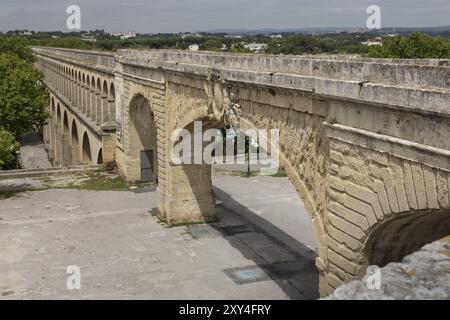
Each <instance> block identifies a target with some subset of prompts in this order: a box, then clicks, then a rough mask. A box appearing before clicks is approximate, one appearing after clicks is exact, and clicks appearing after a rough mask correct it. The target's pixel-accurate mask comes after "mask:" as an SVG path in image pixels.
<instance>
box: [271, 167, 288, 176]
mask: <svg viewBox="0 0 450 320" xmlns="http://www.w3.org/2000/svg"><path fill="white" fill-rule="evenodd" d="M287 176H288V175H287V173H286V171H285V170H283V169H280V170H278V172H277V173H275V174H273V175H271V177H274V178H287Z"/></svg>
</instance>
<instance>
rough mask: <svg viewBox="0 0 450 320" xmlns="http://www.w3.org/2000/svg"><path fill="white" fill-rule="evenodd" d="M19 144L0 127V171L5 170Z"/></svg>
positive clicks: (10, 134)
mask: <svg viewBox="0 0 450 320" xmlns="http://www.w3.org/2000/svg"><path fill="white" fill-rule="evenodd" d="M18 149H19V143H18V142H17V141H16V139H15V138H14V135H13V134H12V133H10V132H8V131H6V130H5V129H4V128H2V127H0V169H6V168H7V166H8V163H10V162H11V161H12V160H14V157H15V153H16V151H17V150H18Z"/></svg>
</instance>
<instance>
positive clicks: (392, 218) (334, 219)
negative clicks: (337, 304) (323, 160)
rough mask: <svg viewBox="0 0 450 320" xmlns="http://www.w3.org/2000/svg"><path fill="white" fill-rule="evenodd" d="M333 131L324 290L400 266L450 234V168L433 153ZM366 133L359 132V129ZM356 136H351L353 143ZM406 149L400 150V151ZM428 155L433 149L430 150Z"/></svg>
mask: <svg viewBox="0 0 450 320" xmlns="http://www.w3.org/2000/svg"><path fill="white" fill-rule="evenodd" d="M328 126H329V136H330V149H331V151H330V159H331V165H330V178H329V191H328V193H329V198H330V201H329V205H328V210H327V216H326V218H327V228H326V234H327V239H328V240H327V247H328V248H327V259H326V261H325V265H324V270H326V283H327V287H326V288H325V292H326V293H327V294H330V293H332V292H333V291H334V289H336V288H337V287H338V286H340V285H341V284H343V283H345V282H348V281H350V280H352V279H355V278H360V277H361V276H363V275H364V274H365V272H366V269H367V266H368V265H372V264H375V265H378V266H384V265H386V264H387V263H390V262H398V261H400V260H402V258H403V257H405V256H406V255H408V254H410V253H412V252H413V251H415V250H418V249H420V248H421V247H422V246H423V245H425V244H427V243H429V242H432V241H434V240H438V239H440V238H442V237H444V236H446V235H448V233H449V232H450V204H449V203H450V191H449V189H450V170H449V168H450V164H449V163H448V160H443V159H444V158H443V157H442V155H440V154H438V153H436V154H435V155H434V156H433V157H429V158H428V159H427V160H426V161H425V162H427V163H428V164H427V163H419V162H417V160H412V159H420V158H421V157H422V155H421V154H420V153H421V152H420V151H419V152H418V150H414V148H411V143H409V145H408V146H406V145H402V144H401V143H402V142H401V141H400V140H395V139H391V140H392V141H391V142H389V143H387V142H382V140H381V139H382V138H383V137H381V136H377V137H376V138H377V139H378V140H377V142H375V140H373V138H375V137H372V138H369V136H367V137H365V138H364V139H361V137H359V138H357V137H356V136H351V135H352V134H355V133H350V132H351V131H350V130H349V129H348V128H346V127H344V126H341V125H338V124H334V125H328ZM358 134H361V132H358ZM350 137H351V138H352V139H349V138H350ZM400 145H401V148H399V147H400ZM428 151H429V152H430V151H431V150H428Z"/></svg>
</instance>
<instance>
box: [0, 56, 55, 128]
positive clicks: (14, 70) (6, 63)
mask: <svg viewBox="0 0 450 320" xmlns="http://www.w3.org/2000/svg"><path fill="white" fill-rule="evenodd" d="M41 79H42V74H41V73H40V72H39V71H37V70H36V69H35V68H34V67H33V65H31V64H30V63H29V62H27V61H25V60H23V59H20V58H19V57H18V56H17V55H14V54H8V53H6V54H5V53H2V54H0V126H1V127H3V128H4V129H6V130H8V131H10V132H11V133H13V134H14V135H15V136H19V135H21V134H24V133H27V132H30V131H32V130H33V129H34V128H36V127H39V126H42V125H43V124H45V121H46V119H47V116H48V115H47V113H46V112H45V108H46V106H47V105H48V103H49V98H48V93H47V90H46V89H45V87H43V86H40V85H38V81H39V80H41Z"/></svg>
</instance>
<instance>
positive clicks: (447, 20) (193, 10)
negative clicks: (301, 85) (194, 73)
mask: <svg viewBox="0 0 450 320" xmlns="http://www.w3.org/2000/svg"><path fill="white" fill-rule="evenodd" d="M374 4H375V5H378V6H380V7H381V18H382V20H381V23H382V27H392V26H395V27H433V26H443V25H450V0H101V1H100V0H69V1H68V0H0V31H8V30H15V29H29V30H35V31H54V30H60V31H69V30H68V29H67V27H66V20H67V18H68V17H69V14H67V13H66V9H67V7H68V6H70V5H78V6H79V7H80V9H81V29H82V30H94V29H104V30H106V31H110V32H121V31H136V32H140V33H160V32H195V31H208V30H213V29H218V28H232V29H259V28H309V27H365V26H366V20H367V18H368V14H367V13H366V9H367V7H368V6H369V5H374Z"/></svg>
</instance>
